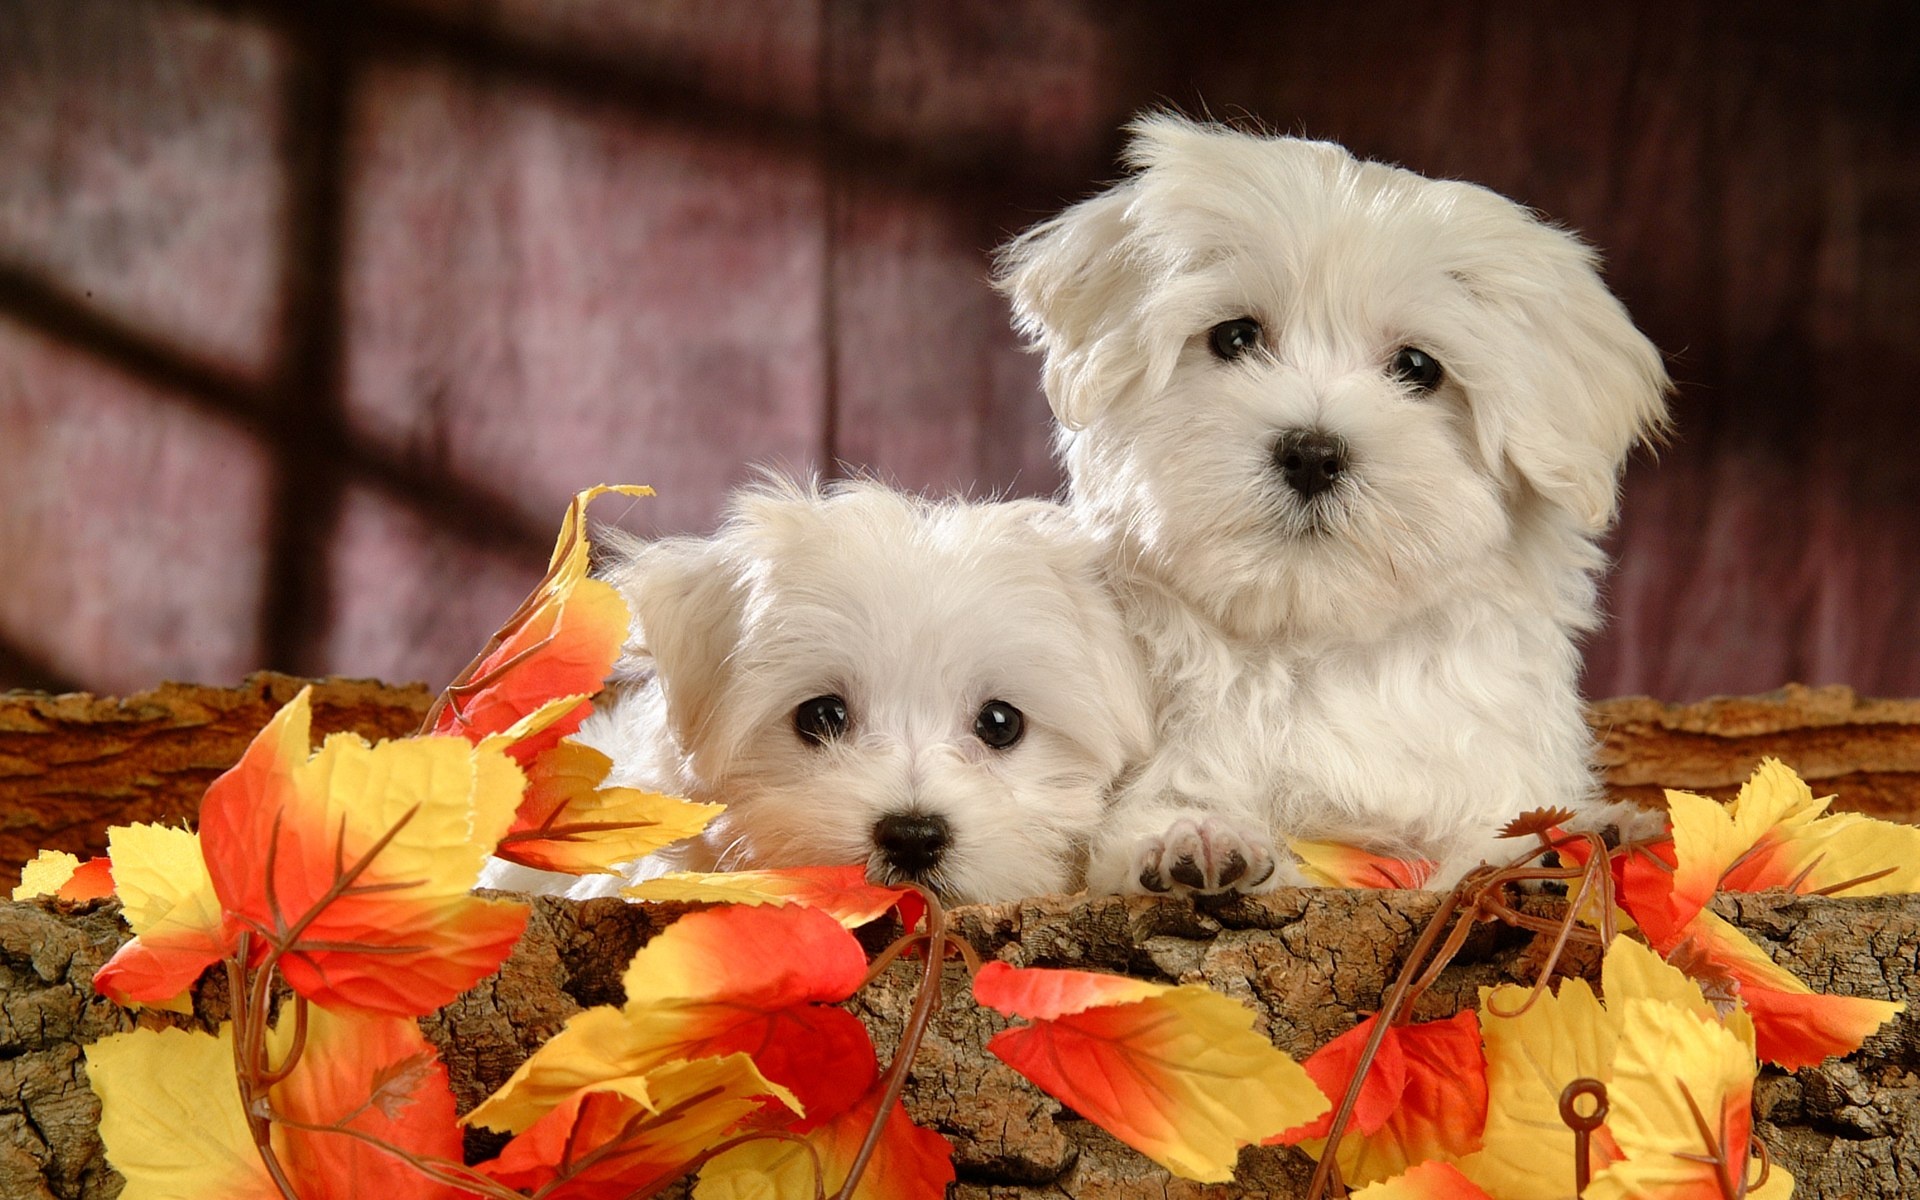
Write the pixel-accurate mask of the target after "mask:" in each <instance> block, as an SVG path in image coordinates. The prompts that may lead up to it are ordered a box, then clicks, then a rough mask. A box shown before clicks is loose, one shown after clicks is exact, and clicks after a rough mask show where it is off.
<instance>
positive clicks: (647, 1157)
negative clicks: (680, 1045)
mask: <svg viewBox="0 0 1920 1200" xmlns="http://www.w3.org/2000/svg"><path fill="white" fill-rule="evenodd" d="M768 1097H771V1098H772V1099H774V1100H775V1101H776V1102H778V1103H779V1104H781V1105H784V1106H785V1107H787V1108H788V1109H789V1110H792V1111H795V1112H797V1111H799V1103H798V1102H797V1101H795V1100H794V1098H793V1095H792V1093H790V1092H788V1091H787V1090H786V1089H785V1088H782V1087H780V1086H779V1085H777V1084H774V1083H771V1082H769V1081H768V1080H767V1079H766V1077H765V1076H763V1075H761V1074H760V1072H759V1070H758V1069H756V1068H755V1067H754V1065H753V1060H752V1059H751V1058H749V1057H748V1056H747V1055H745V1054H731V1055H727V1056H725V1057H719V1058H702V1059H695V1060H692V1061H682V1062H672V1063H665V1064H663V1065H661V1066H659V1067H656V1068H654V1069H653V1070H651V1071H649V1072H647V1073H646V1074H645V1075H644V1076H641V1075H629V1076H623V1077H620V1078H617V1079H609V1080H604V1081H602V1082H600V1083H597V1084H595V1085H593V1086H592V1087H590V1088H587V1089H585V1090H582V1091H579V1092H576V1093H575V1094H574V1095H572V1096H570V1097H568V1099H567V1101H566V1103H564V1104H562V1105H560V1106H559V1107H558V1108H555V1109H554V1110H553V1111H551V1112H549V1113H547V1114H546V1115H545V1116H543V1117H541V1118H540V1120H538V1121H537V1122H535V1123H534V1124H533V1125H532V1126H531V1127H530V1128H528V1129H527V1130H526V1132H524V1133H522V1134H521V1135H520V1136H519V1137H517V1138H515V1139H514V1140H513V1141H512V1142H509V1143H508V1144H507V1147H506V1149H504V1150H503V1151H502V1152H501V1154H500V1157H499V1158H497V1159H495V1160H493V1161H492V1162H490V1163H487V1164H486V1165H485V1166H484V1167H483V1168H482V1170H484V1171H485V1172H486V1173H487V1174H489V1175H491V1176H492V1177H493V1178H494V1179H496V1180H498V1181H499V1182H501V1183H504V1184H506V1185H507V1186H509V1187H515V1188H521V1189H523V1190H533V1189H537V1188H539V1187H541V1186H542V1185H543V1184H547V1183H550V1182H551V1181H552V1179H553V1177H554V1173H555V1169H556V1167H557V1166H558V1165H559V1164H561V1163H573V1164H581V1163H590V1164H592V1165H590V1166H586V1167H579V1168H576V1169H575V1170H573V1172H572V1174H571V1175H570V1184H569V1186H568V1187H566V1188H563V1189H562V1190H563V1191H564V1192H565V1193H566V1194H568V1195H575V1194H585V1193H587V1192H591V1193H592V1194H595V1195H599V1194H605V1195H610V1196H625V1195H631V1194H634V1193H640V1194H645V1192H646V1190H647V1189H648V1188H650V1187H652V1186H654V1185H656V1184H658V1183H661V1182H664V1181H666V1180H670V1179H672V1178H674V1177H675V1176H677V1175H679V1174H680V1173H681V1172H682V1171H684V1170H685V1169H686V1164H687V1163H689V1162H691V1161H692V1160H693V1159H694V1158H696V1157H697V1156H698V1155H699V1154H700V1152H701V1151H703V1150H705V1149H707V1148H708V1147H709V1146H712V1145H713V1144H715V1143H716V1142H719V1141H720V1140H722V1139H723V1138H724V1137H726V1136H727V1135H728V1134H729V1133H731V1132H732V1131H734V1130H735V1129H736V1128H738V1127H739V1126H740V1124H741V1123H742V1122H743V1121H745V1120H746V1119H747V1118H748V1117H751V1116H753V1115H754V1114H755V1113H758V1112H761V1111H763V1109H764V1107H765V1100H766V1098H768Z"/></svg>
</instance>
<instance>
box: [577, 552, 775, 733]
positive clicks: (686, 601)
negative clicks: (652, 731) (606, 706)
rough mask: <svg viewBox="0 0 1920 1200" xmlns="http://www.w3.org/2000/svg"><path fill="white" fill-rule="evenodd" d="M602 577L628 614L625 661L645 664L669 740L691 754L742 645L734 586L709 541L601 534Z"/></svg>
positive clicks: (735, 581)
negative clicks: (664, 716) (660, 701)
mask: <svg viewBox="0 0 1920 1200" xmlns="http://www.w3.org/2000/svg"><path fill="white" fill-rule="evenodd" d="M603 539H604V543H605V545H606V546H607V549H608V551H609V557H608V561H607V565H606V566H605V567H603V568H602V569H601V571H600V574H601V576H602V577H603V578H605V579H606V580H607V582H609V583H611V584H613V586H614V587H616V588H618V589H619V591H620V594H621V596H622V597H624V598H625V599H626V602H627V605H628V607H630V608H631V609H632V610H633V627H632V636H631V638H630V640H629V641H628V643H627V655H628V657H629V659H630V660H633V661H634V662H635V664H636V665H638V666H640V667H642V668H644V667H646V666H648V665H651V667H652V669H653V674H654V678H655V680H656V681H657V683H658V684H659V687H660V690H661V695H662V697H663V698H664V699H665V701H666V708H667V722H668V724H669V725H670V726H671V727H672V730H673V736H674V741H675V742H676V743H678V744H679V746H680V747H681V749H682V750H683V751H690V750H691V749H692V748H693V747H694V746H695V745H697V744H698V740H699V737H700V734H701V733H702V731H703V730H704V729H705V728H706V726H707V723H708V722H709V720H710V719H711V718H712V716H713V712H714V708H715V706H716V705H717V704H718V702H719V697H720V693H721V691H722V690H723V689H724V686H725V684H726V681H727V676H728V671H729V667H728V662H729V659H730V658H731V656H732V654H733V650H734V647H735V646H736V645H737V644H738V642H739V639H740V595H741V592H740V587H739V580H738V579H737V578H736V577H735V573H734V571H733V570H732V569H731V568H730V567H729V565H728V563H727V561H726V558H725V556H724V554H723V553H722V552H721V550H720V548H719V547H718V546H716V544H715V543H713V542H710V541H706V540H703V539H699V538H663V539H661V540H660V541H657V542H647V541H643V540H641V539H639V538H634V537H631V536H629V535H625V534H621V533H619V532H618V531H606V532H604V533H603Z"/></svg>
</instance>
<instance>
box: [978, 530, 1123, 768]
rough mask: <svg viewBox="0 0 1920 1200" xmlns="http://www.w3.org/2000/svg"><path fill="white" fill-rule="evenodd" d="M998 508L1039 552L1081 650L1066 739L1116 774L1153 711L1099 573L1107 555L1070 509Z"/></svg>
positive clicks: (1116, 608)
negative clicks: (1079, 683)
mask: <svg viewBox="0 0 1920 1200" xmlns="http://www.w3.org/2000/svg"><path fill="white" fill-rule="evenodd" d="M999 508H1000V509H1001V510H1002V512H1003V513H1004V514H1005V515H1006V516H1007V517H1008V518H1009V519H1010V520H1011V522H1012V524H1013V527H1014V529H1015V530H1016V531H1017V532H1016V534H1015V536H1018V537H1021V538H1022V539H1023V540H1026V541H1028V542H1030V543H1031V544H1032V545H1033V546H1034V548H1035V549H1037V550H1038V551H1039V553H1040V555H1041V557H1042V558H1043V559H1044V561H1045V562H1046V563H1047V565H1048V567H1049V568H1051V571H1052V574H1053V575H1054V577H1055V578H1056V579H1057V580H1058V581H1059V592H1060V595H1061V597H1062V598H1063V599H1064V601H1065V602H1066V605H1067V607H1068V628H1069V629H1071V630H1073V631H1074V634H1073V636H1074V638H1075V641H1076V642H1077V644H1078V645H1079V646H1080V647H1081V648H1082V649H1083V651H1084V654H1085V677H1086V678H1087V679H1089V680H1091V681H1092V686H1090V687H1087V688H1085V689H1084V690H1083V694H1081V695H1080V696H1078V697H1077V700H1078V703H1079V704H1080V706H1081V709H1082V713H1081V719H1080V720H1078V721H1077V722H1076V723H1075V724H1076V728H1075V731H1074V736H1075V737H1076V738H1077V739H1078V740H1079V741H1080V743H1081V744H1082V745H1083V746H1086V747H1088V748H1089V749H1097V750H1098V751H1099V752H1100V753H1101V755H1102V756H1103V757H1104V758H1105V759H1106V760H1107V762H1106V765H1107V768H1108V770H1109V771H1110V772H1112V773H1113V774H1118V773H1119V772H1120V770H1121V769H1122V768H1123V767H1124V766H1126V765H1127V764H1129V763H1134V762H1138V761H1140V760H1141V759H1142V758H1144V757H1146V754H1147V752H1148V750H1149V749H1151V747H1152V745H1153V710H1152V705H1151V702H1150V700H1149V697H1148V694H1147V681H1146V672H1145V669H1144V664H1143V663H1142V662H1141V660H1140V658H1139V651H1138V649H1137V648H1136V647H1135V645H1134V641H1133V635H1132V634H1131V633H1130V632H1129V631H1128V629H1127V628H1126V625H1125V624H1124V622H1123V621H1122V620H1121V617H1120V608H1119V605H1118V603H1117V602H1116V601H1115V599H1114V596H1113V592H1112V590H1111V588H1110V586H1109V580H1108V578H1107V574H1106V569H1105V568H1106V566H1107V564H1108V561H1109V559H1110V558H1111V551H1110V550H1108V548H1107V547H1106V546H1105V545H1104V544H1103V543H1101V542H1100V541H1099V540H1098V539H1096V538H1095V537H1093V536H1092V535H1091V534H1090V533H1089V532H1088V531H1087V529H1086V528H1085V527H1084V526H1083V525H1082V524H1081V523H1080V521H1079V520H1078V518H1077V517H1076V516H1075V515H1074V514H1073V512H1072V511H1071V510H1069V509H1067V508H1065V507H1063V506H1062V505H1059V504H1056V503H1054V502H1052V501H1049V500H1010V501H1006V502H1003V503H1002V504H1001V505H1000V506H999Z"/></svg>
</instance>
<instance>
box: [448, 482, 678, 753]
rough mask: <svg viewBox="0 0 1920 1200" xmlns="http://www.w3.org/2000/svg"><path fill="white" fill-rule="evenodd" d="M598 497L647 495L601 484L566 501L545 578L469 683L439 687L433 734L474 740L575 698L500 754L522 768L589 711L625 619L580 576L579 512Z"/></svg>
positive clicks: (604, 590) (604, 588) (582, 516)
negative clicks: (442, 694)
mask: <svg viewBox="0 0 1920 1200" xmlns="http://www.w3.org/2000/svg"><path fill="white" fill-rule="evenodd" d="M607 492H618V493H620V494H622V495H627V496H650V495H652V494H653V490H652V489H651V488H645V487H631V486H612V487H608V486H600V487H593V488H588V489H587V490H586V491H583V492H581V493H579V494H578V495H576V496H574V498H573V500H572V502H571V503H570V504H569V505H568V506H567V515H566V519H565V520H564V521H563V522H562V524H561V528H560V537H559V541H558V542H557V543H556V544H555V546H554V549H553V557H552V559H551V560H550V562H549V563H548V566H547V577H546V578H545V579H544V580H542V581H541V584H540V587H539V588H538V589H536V590H535V592H534V594H533V595H532V596H529V597H528V598H527V602H526V603H525V604H524V605H523V606H522V607H521V611H520V612H518V613H516V614H514V619H513V620H510V621H509V622H508V624H507V627H506V628H505V629H503V630H502V631H501V634H500V640H499V644H498V645H497V646H495V647H494V648H493V650H492V651H490V652H489V653H488V654H487V655H486V656H485V657H484V658H482V659H481V661H480V663H479V664H478V666H477V667H476V668H475V669H474V671H473V673H472V675H471V677H470V678H469V680H468V682H466V683H464V684H460V685H458V686H455V687H452V688H449V689H447V704H446V707H445V708H443V709H442V710H441V711H440V713H439V716H438V717H437V719H436V720H435V722H434V726H433V730H434V732H435V733H459V734H463V735H465V736H466V737H467V738H469V739H471V740H473V741H476V742H478V741H480V740H482V739H483V738H486V737H489V736H491V735H496V734H501V733H504V732H506V731H507V730H509V729H511V728H512V727H513V726H514V725H515V724H516V723H518V722H519V721H521V720H522V718H525V717H528V716H530V715H532V714H535V713H538V712H540V711H542V710H543V709H545V708H547V707H548V706H551V705H553V704H555V703H556V702H557V701H558V700H560V699H561V698H568V697H570V698H574V699H577V700H578V703H577V704H573V705H570V706H568V707H566V709H565V710H564V714H565V715H563V716H561V717H560V718H559V719H558V720H551V719H549V720H547V721H544V722H542V723H541V727H540V728H538V729H537V730H536V731H531V732H527V733H525V734H524V735H522V736H520V737H519V738H517V740H516V744H515V745H514V746H512V747H511V748H510V750H509V753H511V754H512V756H513V758H514V760H515V761H516V762H518V763H520V764H521V765H522V766H525V765H527V764H529V763H531V762H532V761H533V760H534V758H535V757H537V756H538V755H539V754H541V753H543V752H544V751H547V750H550V749H552V748H553V747H554V746H556V745H558V744H559V742H560V739H561V738H562V737H565V736H566V735H567V734H570V733H572V732H574V731H575V730H576V729H578V728H579V727H580V722H581V721H583V720H585V719H586V716H587V714H588V713H589V712H591V711H592V705H591V704H589V703H588V698H589V697H591V696H593V695H594V694H595V693H597V692H599V691H600V688H601V685H602V683H603V682H604V681H605V680H606V677H607V674H608V672H609V671H611V670H612V669H613V664H614V662H615V660H617V659H618V658H619V657H620V648H621V647H622V646H623V645H624V644H625V643H626V640H627V634H628V623H629V619H630V618H629V613H628V611H627V605H626V601H624V600H622V599H621V598H620V593H619V592H617V591H615V590H614V589H613V588H612V587H611V586H609V585H608V584H606V583H605V582H603V581H601V580H598V579H589V578H587V559H588V548H589V543H588V539H587V532H586V513H587V506H588V505H589V504H590V503H592V501H593V499H594V497H596V496H600V495H603V494H605V493H607Z"/></svg>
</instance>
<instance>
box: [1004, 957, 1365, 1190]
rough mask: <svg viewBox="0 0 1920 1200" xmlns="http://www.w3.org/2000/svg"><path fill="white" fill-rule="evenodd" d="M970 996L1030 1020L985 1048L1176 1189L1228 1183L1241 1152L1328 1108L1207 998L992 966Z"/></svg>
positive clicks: (1223, 1004)
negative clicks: (1167, 1174) (1188, 1183)
mask: <svg viewBox="0 0 1920 1200" xmlns="http://www.w3.org/2000/svg"><path fill="white" fill-rule="evenodd" d="M1142 988H1147V989H1151V991H1149V992H1147V993H1146V994H1145V996H1144V998H1141V996H1140V990H1139V989H1142ZM974 996H975V998H976V999H978V1000H979V1001H980V1002H981V1003H982V1004H986V1005H989V1006H991V1007H993V1008H996V1009H999V1010H1000V1011H1002V1012H1008V1013H1013V1014H1016V1015H1022V1016H1031V1017H1032V1018H1033V1023H1032V1024H1031V1025H1024V1026H1016V1027H1014V1028H1012V1029H1007V1030H1003V1031H1001V1032H1000V1033H997V1034H995V1035H994V1036H993V1039H992V1040H991V1041H989V1042H988V1043H987V1049H989V1050H991V1051H992V1052H993V1053H994V1054H995V1055H997V1056H998V1057H999V1058H1000V1059H1001V1061H1003V1062H1005V1063H1006V1064H1007V1065H1008V1066H1010V1067H1012V1068H1013V1069H1014V1070H1016V1071H1018V1072H1020V1073H1021V1074H1022V1075H1024V1076H1026V1077H1027V1078H1028V1079H1029V1080H1031V1081H1032V1082H1033V1083H1034V1084H1035V1085H1036V1086H1038V1087H1039V1088H1040V1089H1041V1090H1042V1091H1044V1092H1046V1093H1047V1094H1048V1095H1050V1096H1053V1097H1054V1098H1055V1099H1057V1100H1060V1101H1062V1102H1063V1103H1065V1104H1069V1105H1071V1106H1072V1107H1073V1108H1074V1109H1075V1110H1076V1111H1077V1112H1079V1113H1080V1115H1081V1116H1083V1117H1086V1118H1088V1119H1089V1120H1091V1121H1094V1122H1095V1123H1097V1124H1098V1125H1099V1126H1100V1127H1101V1128H1103V1129H1105V1130H1106V1131H1107V1132H1109V1133H1111V1134H1113V1135H1114V1136H1115V1137H1117V1138H1119V1139H1120V1140H1121V1141H1123V1142H1125V1143H1127V1144H1128V1145H1129V1146H1132V1147H1133V1148H1134V1149H1136V1150H1138V1151H1140V1152H1141V1153H1142V1154H1145V1155H1146V1156H1147V1157H1148V1158H1151V1159H1153V1160H1154V1161H1155V1162H1157V1163H1159V1164H1160V1165H1161V1166H1163V1167H1165V1168H1167V1169H1168V1170H1169V1171H1172V1172H1173V1173H1174V1174H1176V1175H1179V1176H1182V1177H1183V1178H1187V1179H1195V1180H1199V1181H1201V1182H1203V1183H1221V1182H1225V1181H1227V1180H1229V1179H1231V1178H1233V1167H1234V1162H1235V1160H1236V1158H1238V1156H1239V1151H1240V1147H1242V1146H1244V1145H1248V1144H1250V1143H1253V1142H1259V1141H1264V1140H1266V1139H1268V1138H1272V1137H1276V1136H1277V1135H1279V1134H1281V1133H1283V1132H1285V1131H1287V1130H1290V1129H1293V1128H1295V1127H1297V1126H1300V1125H1304V1124H1306V1123H1307V1122H1309V1121H1311V1120H1313V1119H1314V1118H1316V1117H1318V1116H1319V1115H1320V1114H1322V1113H1324V1112H1326V1111H1327V1108H1328V1104H1327V1098H1326V1097H1325V1096H1324V1095H1322V1094H1321V1092H1320V1089H1319V1087H1318V1086H1316V1085H1315V1083H1314V1082H1313V1078H1312V1077H1311V1076H1309V1075H1308V1074H1307V1072H1306V1070H1305V1069H1304V1068H1302V1067H1301V1066H1300V1064H1299V1063H1297V1062H1295V1061H1294V1060H1293V1059H1292V1058H1290V1057H1288V1056H1287V1055H1286V1054H1285V1053H1283V1052H1281V1051H1280V1050H1277V1049H1275V1048H1274V1046H1273V1044H1272V1043H1270V1042H1269V1041H1268V1040H1267V1039H1266V1038H1264V1037H1261V1036H1260V1035H1259V1034H1257V1033H1255V1032H1253V1029H1252V1025H1253V1013H1252V1012H1251V1011H1249V1010H1248V1009H1247V1007H1246V1006H1245V1005H1244V1004H1241V1003H1240V1002H1238V1001H1236V1000H1234V999H1232V998H1231V997H1228V996H1223V995H1221V994H1220V993H1219V992H1216V991H1213V990H1211V989H1209V988H1205V987H1199V986H1194V985H1186V986H1180V987H1171V986H1166V985H1155V984H1145V983H1141V982H1140V981H1137V980H1120V979H1118V977H1115V976H1110V975H1100V974H1096V973H1093V972H1088V971H1055V970H1045V969H1039V968H1017V967H1010V966H1008V965H1007V964H1005V963H988V964H987V965H986V966H985V967H983V968H981V970H980V972H979V974H978V975H976V976H975V977H974ZM1076 997H1078V999H1076ZM1082 999H1090V1000H1091V1002H1090V1003H1081V1002H1080V1000H1082ZM1116 999H1117V1000H1121V1001H1122V1002H1119V1003H1114V1002H1112V1001H1114V1000H1116Z"/></svg>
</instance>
